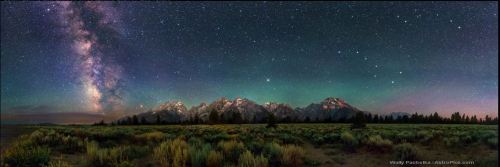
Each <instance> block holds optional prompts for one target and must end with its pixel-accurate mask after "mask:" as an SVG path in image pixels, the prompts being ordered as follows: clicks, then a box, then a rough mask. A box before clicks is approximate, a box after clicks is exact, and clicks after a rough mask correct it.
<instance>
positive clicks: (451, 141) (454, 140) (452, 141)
mask: <svg viewBox="0 0 500 167" xmlns="http://www.w3.org/2000/svg"><path fill="white" fill-rule="evenodd" d="M443 142H444V144H445V145H446V146H448V147H453V146H457V145H459V144H460V139H459V138H458V137H449V138H444V139H443Z"/></svg>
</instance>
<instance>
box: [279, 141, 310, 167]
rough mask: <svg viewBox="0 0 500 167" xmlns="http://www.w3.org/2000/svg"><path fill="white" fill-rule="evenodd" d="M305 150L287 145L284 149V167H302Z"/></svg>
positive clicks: (282, 159) (282, 161) (282, 160)
mask: <svg viewBox="0 0 500 167" xmlns="http://www.w3.org/2000/svg"><path fill="white" fill-rule="evenodd" d="M304 154H305V152H304V149H302V148H301V147H298V146H295V145H286V146H284V147H283V151H282V155H281V163H282V164H283V165H284V166H301V165H302V164H303V162H304V161H303V158H304Z"/></svg>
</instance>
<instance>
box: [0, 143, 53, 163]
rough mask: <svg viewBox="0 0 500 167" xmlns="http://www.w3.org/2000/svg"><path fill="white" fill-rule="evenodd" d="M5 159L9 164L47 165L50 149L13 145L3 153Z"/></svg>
mask: <svg viewBox="0 0 500 167" xmlns="http://www.w3.org/2000/svg"><path fill="white" fill-rule="evenodd" d="M2 156H3V161H4V162H5V163H6V164H8V165H9V166H26V167H34V166H45V165H47V164H48V162H49V157H50V150H49V149H48V148H43V147H38V146H26V147H25V146H20V145H16V146H13V147H11V148H9V149H7V150H5V152H4V153H3V155H2Z"/></svg>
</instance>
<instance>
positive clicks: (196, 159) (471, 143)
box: [1, 124, 498, 167]
mask: <svg viewBox="0 0 500 167" xmlns="http://www.w3.org/2000/svg"><path fill="white" fill-rule="evenodd" d="M30 128H36V130H35V131H33V132H32V133H30V134H25V135H22V136H20V137H18V138H17V140H15V141H14V142H13V143H11V144H9V147H8V148H6V149H5V150H4V151H3V152H2V157H1V160H2V162H1V163H2V166H196V167H198V166H207V167H218V166H242V167H266V166H269V167H274V166H344V165H348V166H388V165H389V161H394V160H454V161H457V160H471V161H474V163H475V165H479V166H497V165H498V161H497V160H496V157H497V153H496V152H497V149H498V143H497V141H498V132H497V126H496V125H437V124H436V125H426V124H419V125H415V124H368V125H367V127H366V128H361V129H351V128H350V125H349V124H280V125H278V126H277V128H266V125H263V124H253V125H250V124H248V125H246V124H245V125H162V126H155V125H149V126H31V127H30ZM2 147H3V146H2ZM360 159H363V161H360Z"/></svg>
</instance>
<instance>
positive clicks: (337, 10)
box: [1, 2, 498, 116]
mask: <svg viewBox="0 0 500 167" xmlns="http://www.w3.org/2000/svg"><path fill="white" fill-rule="evenodd" d="M1 4H2V7H1V112H2V113H3V114H20V113H44V112H88V113H101V114H104V115H105V114H112V113H120V114H123V113H128V112H138V111H142V110H146V109H148V108H152V107H155V106H157V105H158V104H160V103H163V102H165V101H170V100H181V101H183V102H184V103H185V104H186V105H187V106H192V105H197V104H199V103H201V102H208V103H210V102H212V101H214V100H216V99H218V98H220V97H228V98H231V99H232V98H236V97H244V98H248V99H251V100H254V101H256V102H258V103H261V104H263V103H264V102H268V101H274V102H282V103H288V104H290V105H291V106H293V107H301V106H306V105H308V104H310V103H312V102H319V101H321V100H323V99H324V98H326V97H339V98H342V99H344V100H346V102H348V103H349V104H351V105H353V106H356V107H357V108H359V109H362V110H365V111H370V112H374V113H389V112H409V113H413V112H419V113H424V114H428V113H433V112H439V113H442V114H443V115H449V114H450V113H451V112H457V111H458V112H462V113H469V114H477V115H478V116H484V115H486V114H489V115H497V114H498V102H497V101H498V94H497V93H498V8H497V6H498V3H497V2H418V3H417V2H413V3H412V2H118V3H113V2H87V3H70V2H1Z"/></svg>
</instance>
